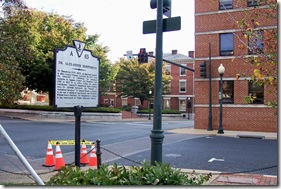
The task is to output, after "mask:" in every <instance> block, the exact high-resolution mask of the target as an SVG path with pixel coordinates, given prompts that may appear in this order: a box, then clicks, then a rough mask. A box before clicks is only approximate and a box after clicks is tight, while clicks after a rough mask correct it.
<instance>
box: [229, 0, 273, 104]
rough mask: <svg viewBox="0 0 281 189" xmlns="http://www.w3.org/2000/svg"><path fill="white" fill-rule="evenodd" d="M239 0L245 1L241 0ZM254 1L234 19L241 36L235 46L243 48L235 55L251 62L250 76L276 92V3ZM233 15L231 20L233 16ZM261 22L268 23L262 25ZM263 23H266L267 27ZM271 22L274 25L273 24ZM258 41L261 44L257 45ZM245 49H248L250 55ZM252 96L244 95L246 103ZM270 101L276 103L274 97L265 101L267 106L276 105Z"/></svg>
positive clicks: (264, 0)
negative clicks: (269, 101)
mask: <svg viewBox="0 0 281 189" xmlns="http://www.w3.org/2000/svg"><path fill="white" fill-rule="evenodd" d="M239 1H240V2H242V3H244V2H245V1H244V0H239ZM257 4H258V6H255V7H252V8H251V9H250V10H249V9H245V12H244V13H243V12H241V13H243V15H244V17H243V18H242V19H241V20H237V21H236V23H237V27H238V28H240V29H241V31H242V35H243V37H241V38H240V37H239V39H240V43H241V45H239V47H240V48H241V49H243V50H244V52H245V53H244V54H242V55H243V56H241V55H239V56H241V57H243V58H245V62H246V63H249V64H251V65H252V66H253V68H254V70H253V75H252V77H251V80H252V81H255V82H257V83H260V84H264V86H271V87H273V89H274V90H273V92H274V93H276V96H277V86H278V85H277V75H278V73H277V70H278V69H277V65H278V61H277V59H278V58H277V57H278V56H277V55H278V53H277V51H278V29H277V25H278V24H277V23H278V9H277V5H278V3H277V1H276V0H258V1H257ZM233 19H234V20H235V18H234V17H233ZM261 23H262V24H261ZM264 23H266V24H267V23H268V24H269V25H264ZM274 23H276V25H275V24H274ZM264 26H268V28H266V27H264ZM275 26H276V28H274V27H275ZM263 28H264V29H263ZM249 42H251V43H249ZM259 43H261V44H262V46H263V48H260V45H259ZM249 44H251V45H249ZM248 50H250V51H251V53H250V55H249V53H248ZM252 100H253V99H251V97H246V98H245V101H246V102H247V103H251V102H252ZM274 104H276V105H277V100H276V102H272V103H269V105H270V106H272V107H277V106H275V105H274Z"/></svg>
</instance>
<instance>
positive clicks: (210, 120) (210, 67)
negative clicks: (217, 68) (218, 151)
mask: <svg viewBox="0 0 281 189" xmlns="http://www.w3.org/2000/svg"><path fill="white" fill-rule="evenodd" d="M212 122H213V116H212V65H211V43H209V116H208V129H207V130H208V131H212V130H213V126H212Z"/></svg>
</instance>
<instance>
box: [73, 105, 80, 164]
mask: <svg viewBox="0 0 281 189" xmlns="http://www.w3.org/2000/svg"><path fill="white" fill-rule="evenodd" d="M74 115H75V166H76V167H79V168H80V136H81V115H82V107H81V106H79V105H78V106H74Z"/></svg>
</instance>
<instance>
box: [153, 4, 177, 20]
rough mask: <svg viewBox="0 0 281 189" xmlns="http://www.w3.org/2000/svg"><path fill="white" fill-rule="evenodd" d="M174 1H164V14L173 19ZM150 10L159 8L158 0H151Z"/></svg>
mask: <svg viewBox="0 0 281 189" xmlns="http://www.w3.org/2000/svg"><path fill="white" fill-rule="evenodd" d="M171 1H172V0H163V14H164V15H165V16H167V17H169V18H170V17H171V6H172V2H171ZM150 8H152V9H156V8H157V0H150Z"/></svg>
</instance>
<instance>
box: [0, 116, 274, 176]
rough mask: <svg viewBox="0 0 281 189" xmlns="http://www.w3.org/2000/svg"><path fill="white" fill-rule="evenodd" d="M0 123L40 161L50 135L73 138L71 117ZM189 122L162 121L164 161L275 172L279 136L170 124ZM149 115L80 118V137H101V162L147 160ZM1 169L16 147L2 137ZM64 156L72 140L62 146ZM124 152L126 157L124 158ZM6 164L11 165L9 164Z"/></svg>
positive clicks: (183, 165) (68, 155)
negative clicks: (191, 130)
mask: <svg viewBox="0 0 281 189" xmlns="http://www.w3.org/2000/svg"><path fill="white" fill-rule="evenodd" d="M0 124H1V125H2V126H3V127H4V128H5V130H6V132H7V133H8V134H9V135H10V137H11V138H12V139H13V140H14V142H15V144H16V145H17V146H18V148H19V149H20V150H21V152H22V153H23V155H24V156H25V157H27V159H28V160H29V161H31V162H32V161H34V162H35V161H36V165H39V166H41V165H42V163H43V162H44V157H45V155H46V148H47V141H48V140H73V139H74V136H75V135H74V134H75V133H74V126H75V123H74V122H41V121H26V120H17V119H9V118H5V117H0ZM182 127H193V121H191V120H184V121H163V123H162V129H163V130H164V136H165V138H164V141H163V163H169V164H171V165H172V166H174V167H177V168H187V169H200V170H214V171H223V172H249V173H255V174H269V175H277V172H278V170H277V165H278V143H277V140H261V139H252V138H246V139H245V138H244V139H242V138H231V137H223V136H212V137H210V136H207V135H191V134H174V133H171V132H169V130H170V129H174V128H182ZM151 129H152V121H138V122H137V121H128V122H92V123H86V122H82V123H81V139H86V140H89V141H95V140H96V139H98V138H99V139H101V147H102V153H103V154H102V162H103V163H107V164H112V163H113V162H116V163H117V164H120V165H137V164H138V163H139V162H141V161H143V160H147V161H149V160H150V148H151V142H150V137H149V135H150V133H151ZM0 146H1V148H0V159H1V162H5V163H4V164H1V166H0V168H1V169H5V170H6V169H13V166H14V165H12V164H11V163H10V162H9V161H7V157H8V158H9V159H10V160H11V159H16V157H15V155H14V152H13V151H12V150H11V149H10V147H9V146H8V145H7V144H6V142H5V141H4V139H3V138H2V137H1V138H0ZM61 149H62V152H63V155H64V157H65V159H66V161H68V162H71V161H73V160H74V146H62V147H61ZM122 157H124V158H122ZM8 164H9V165H8Z"/></svg>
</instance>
